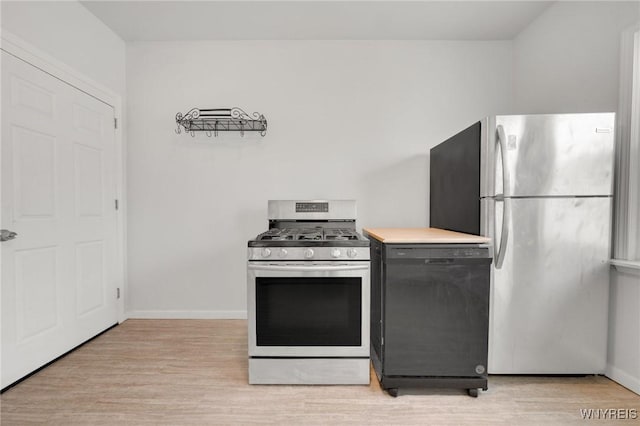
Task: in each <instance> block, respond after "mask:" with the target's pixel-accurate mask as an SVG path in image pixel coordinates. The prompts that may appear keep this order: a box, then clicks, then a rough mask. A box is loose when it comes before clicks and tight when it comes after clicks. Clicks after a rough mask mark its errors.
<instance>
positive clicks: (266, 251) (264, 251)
mask: <svg viewBox="0 0 640 426" xmlns="http://www.w3.org/2000/svg"><path fill="white" fill-rule="evenodd" d="M269 256H271V250H269V249H268V248H263V249H262V257H269Z"/></svg>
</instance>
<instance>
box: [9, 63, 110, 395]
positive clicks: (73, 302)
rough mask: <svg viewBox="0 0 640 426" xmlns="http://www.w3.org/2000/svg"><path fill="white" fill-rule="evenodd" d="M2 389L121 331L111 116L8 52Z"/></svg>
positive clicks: (95, 102)
mask: <svg viewBox="0 0 640 426" xmlns="http://www.w3.org/2000/svg"><path fill="white" fill-rule="evenodd" d="M2 87H3V88H6V89H5V90H3V93H2V125H3V126H2V228H3V229H9V230H12V231H15V232H17V233H18V237H17V238H16V239H15V240H11V241H6V242H3V243H2V368H1V370H2V387H5V386H7V385H9V384H11V383H13V382H14V381H16V380H18V379H20V378H21V377H23V376H24V375H26V374H29V373H30V372H31V371H33V370H35V369H37V368H39V367H40V366H42V365H43V364H46V363H47V362H49V361H51V360H52V359H55V358H56V357H58V356H59V355H61V354H63V353H64V352H66V351H68V350H69V349H72V348H73V347H75V346H77V345H79V344H80V343H82V342H83V341H85V340H87V339H88V338H90V337H92V336H94V335H96V334H98V333H100V332H101V331H102V330H104V329H106V328H108V327H109V326H111V325H113V324H115V323H116V322H117V303H116V290H115V287H116V285H117V277H116V254H117V251H116V216H115V209H114V204H113V200H114V199H115V146H114V130H113V108H112V107H110V106H108V105H106V104H104V103H102V102H100V101H98V100H96V99H95V98H92V97H90V96H88V95H87V94H85V93H83V92H81V91H79V90H77V89H75V88H73V87H72V86H69V85H67V84H66V83H64V82H62V81H60V80H58V79H56V78H54V77H52V76H51V75H49V74H47V73H45V72H43V71H41V70H39V69H37V68H35V67H33V66H31V65H29V64H27V63H26V62H23V61H21V60H19V59H17V58H15V57H14V56H11V55H9V54H7V53H5V52H2Z"/></svg>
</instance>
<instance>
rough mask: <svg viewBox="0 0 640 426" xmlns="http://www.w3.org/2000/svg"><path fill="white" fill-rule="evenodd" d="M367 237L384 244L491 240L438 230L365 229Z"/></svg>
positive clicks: (463, 242)
mask: <svg viewBox="0 0 640 426" xmlns="http://www.w3.org/2000/svg"><path fill="white" fill-rule="evenodd" d="M362 231H363V232H364V234H365V236H367V237H369V238H375V239H376V240H378V241H381V242H383V243H410V244H414V243H427V244H452V243H453V244H486V243H489V242H490V241H491V239H490V238H487V237H481V236H479V235H471V234H463V233H461V232H453V231H446V230H444V229H438V228H363V229H362Z"/></svg>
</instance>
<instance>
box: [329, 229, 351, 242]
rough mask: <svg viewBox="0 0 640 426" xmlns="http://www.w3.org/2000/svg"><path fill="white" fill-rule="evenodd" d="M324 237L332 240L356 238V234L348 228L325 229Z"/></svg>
mask: <svg viewBox="0 0 640 426" xmlns="http://www.w3.org/2000/svg"><path fill="white" fill-rule="evenodd" d="M324 238H325V240H332V241H345V240H357V239H358V234H357V233H356V232H355V231H352V230H350V229H327V230H325V231H324Z"/></svg>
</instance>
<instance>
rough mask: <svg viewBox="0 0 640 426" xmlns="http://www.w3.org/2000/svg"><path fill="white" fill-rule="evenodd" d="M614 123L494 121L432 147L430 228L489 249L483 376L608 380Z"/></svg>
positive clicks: (536, 118) (532, 118)
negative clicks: (482, 240) (476, 237)
mask: <svg viewBox="0 0 640 426" xmlns="http://www.w3.org/2000/svg"><path fill="white" fill-rule="evenodd" d="M614 123H615V114H613V113H596V114H592V113H590V114H554V115H502V116H493V117H487V118H485V119H484V120H482V121H479V122H477V123H475V124H473V125H472V126H470V127H469V128H467V129H465V130H463V131H462V132H460V133H458V134H456V135H455V136H453V137H451V138H449V139H447V140H446V141H445V142H443V143H441V144H440V145H438V146H436V147H434V148H432V149H431V158H430V209H429V210H430V226H432V227H436V228H444V229H450V230H454V231H460V232H467V233H472V234H480V235H485V236H488V237H491V238H492V241H493V249H494V250H493V253H494V263H493V267H492V283H491V296H490V326H489V360H488V371H489V373H493V374H597V373H603V372H604V369H605V365H606V350H607V315H608V298H609V258H610V240H611V208H612V193H613V190H612V188H613V155H614Z"/></svg>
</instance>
